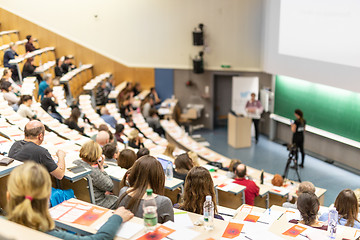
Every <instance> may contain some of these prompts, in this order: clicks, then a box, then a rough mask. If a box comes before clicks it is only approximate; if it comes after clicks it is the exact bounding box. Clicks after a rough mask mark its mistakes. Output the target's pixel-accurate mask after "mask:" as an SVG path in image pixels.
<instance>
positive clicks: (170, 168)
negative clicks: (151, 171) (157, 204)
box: [165, 162, 173, 181]
mask: <svg viewBox="0 0 360 240" xmlns="http://www.w3.org/2000/svg"><path fill="white" fill-rule="evenodd" d="M165 175H166V180H168V181H171V180H172V179H173V166H172V163H171V162H168V164H167V166H166V171H165Z"/></svg>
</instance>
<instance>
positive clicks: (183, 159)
mask: <svg viewBox="0 0 360 240" xmlns="http://www.w3.org/2000/svg"><path fill="white" fill-rule="evenodd" d="M174 163H175V169H174V170H173V171H174V172H173V176H174V178H178V179H181V180H183V181H185V178H186V176H187V174H188V172H189V171H190V170H191V169H192V168H193V167H194V164H193V161H192V160H191V158H189V156H188V155H187V153H183V154H180V155H179V156H177V158H176V159H175V162H174Z"/></svg>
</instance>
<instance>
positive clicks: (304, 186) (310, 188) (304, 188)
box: [282, 181, 316, 209]
mask: <svg viewBox="0 0 360 240" xmlns="http://www.w3.org/2000/svg"><path fill="white" fill-rule="evenodd" d="M315 190H316V189H315V186H314V184H312V183H311V182H307V181H305V182H301V183H300V184H299V186H298V189H297V190H296V195H297V196H300V195H301V194H302V193H304V192H309V193H314V194H315ZM282 206H283V207H284V208H295V209H297V205H296V202H295V203H294V204H293V203H291V202H284V203H283V205H282Z"/></svg>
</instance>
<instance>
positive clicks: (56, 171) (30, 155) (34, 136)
mask: <svg viewBox="0 0 360 240" xmlns="http://www.w3.org/2000/svg"><path fill="white" fill-rule="evenodd" d="M24 133H25V139H24V140H21V141H16V142H15V143H14V144H13V145H12V146H11V148H10V151H9V157H11V158H14V159H16V160H19V161H22V162H24V161H29V160H31V161H35V162H36V163H39V164H41V165H43V166H44V167H45V168H46V169H47V170H48V171H49V173H50V174H51V175H53V176H54V177H55V178H57V179H62V178H63V177H64V174H65V152H64V151H62V150H58V151H57V152H56V155H57V157H58V163H57V164H56V163H55V162H54V160H53V159H52V157H51V155H50V153H49V151H48V150H47V149H45V148H43V147H41V146H40V145H41V143H42V142H43V141H44V134H45V127H44V125H43V124H42V123H41V122H39V121H37V120H33V121H30V122H28V123H27V124H26V126H25V130H24Z"/></svg>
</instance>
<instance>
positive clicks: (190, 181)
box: [174, 167, 224, 220]
mask: <svg viewBox="0 0 360 240" xmlns="http://www.w3.org/2000/svg"><path fill="white" fill-rule="evenodd" d="M208 195H209V196H211V199H212V201H213V202H214V207H215V214H214V217H215V218H217V219H221V220H224V219H223V218H222V216H220V215H218V214H216V213H217V207H216V197H215V190H214V183H213V180H212V178H211V175H210V173H209V170H207V169H206V168H204V167H193V168H192V169H191V170H190V171H189V173H188V175H187V177H186V180H185V185H184V196H183V199H184V201H183V202H182V203H180V204H178V203H177V204H175V205H174V208H178V209H182V210H185V211H188V212H193V213H197V214H201V215H202V214H203V209H204V206H203V205H204V202H205V198H206V196H208Z"/></svg>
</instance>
